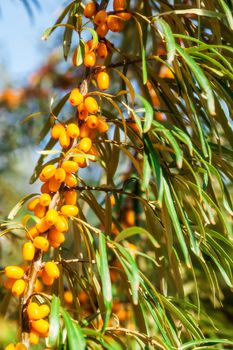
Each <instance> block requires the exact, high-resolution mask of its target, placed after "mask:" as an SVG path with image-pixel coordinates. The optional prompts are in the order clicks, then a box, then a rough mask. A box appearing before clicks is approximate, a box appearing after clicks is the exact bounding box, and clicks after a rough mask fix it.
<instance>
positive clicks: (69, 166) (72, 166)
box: [62, 160, 78, 173]
mask: <svg viewBox="0 0 233 350" xmlns="http://www.w3.org/2000/svg"><path fill="white" fill-rule="evenodd" d="M62 168H63V169H64V170H65V171H66V172H67V173H76V171H77V170H78V164H77V163H75V162H73V161H72V160H66V161H65V162H63V163H62Z"/></svg>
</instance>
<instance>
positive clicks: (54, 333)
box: [48, 294, 60, 347]
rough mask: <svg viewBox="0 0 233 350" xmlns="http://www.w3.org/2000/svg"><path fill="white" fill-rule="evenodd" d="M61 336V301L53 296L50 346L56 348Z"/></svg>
mask: <svg viewBox="0 0 233 350" xmlns="http://www.w3.org/2000/svg"><path fill="white" fill-rule="evenodd" d="M59 334H60V299H59V298H58V297H57V296H56V295H54V294H53V296H52V301H51V311H50V315H49V337H48V346H49V347H55V346H57V343H58V338H59Z"/></svg>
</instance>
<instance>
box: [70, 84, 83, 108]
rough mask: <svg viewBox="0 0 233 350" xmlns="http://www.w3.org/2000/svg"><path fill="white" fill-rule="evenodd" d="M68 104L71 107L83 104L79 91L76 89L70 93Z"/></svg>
mask: <svg viewBox="0 0 233 350" xmlns="http://www.w3.org/2000/svg"><path fill="white" fill-rule="evenodd" d="M69 102H70V104H71V105H72V106H78V105H79V104H80V103H81V102H83V95H82V94H81V92H80V90H79V89H77V88H76V89H73V90H72V91H71V93H70V97H69Z"/></svg>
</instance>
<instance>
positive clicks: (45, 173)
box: [40, 164, 56, 182]
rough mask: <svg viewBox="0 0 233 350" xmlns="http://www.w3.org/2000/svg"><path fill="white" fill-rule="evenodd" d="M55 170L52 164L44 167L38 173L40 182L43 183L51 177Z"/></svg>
mask: <svg viewBox="0 0 233 350" xmlns="http://www.w3.org/2000/svg"><path fill="white" fill-rule="evenodd" d="M55 171H56V168H55V166H54V165H53V164H49V165H46V166H45V167H44V168H43V170H42V171H41V173H40V180H41V181H43V182H45V181H48V180H49V179H51V178H52V177H53V175H54V174H55Z"/></svg>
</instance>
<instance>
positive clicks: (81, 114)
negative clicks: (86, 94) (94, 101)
mask: <svg viewBox="0 0 233 350" xmlns="http://www.w3.org/2000/svg"><path fill="white" fill-rule="evenodd" d="M87 116H88V110H87V109H86V107H85V105H84V103H83V102H82V103H80V105H79V106H78V117H79V119H80V120H85V119H86V117H87ZM79 133H80V130H79ZM80 137H81V136H80Z"/></svg>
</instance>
